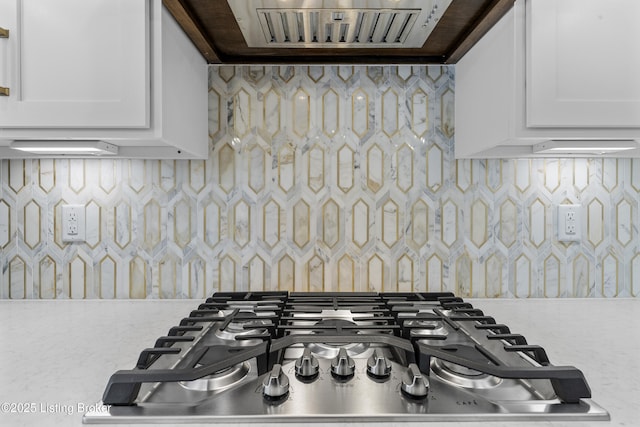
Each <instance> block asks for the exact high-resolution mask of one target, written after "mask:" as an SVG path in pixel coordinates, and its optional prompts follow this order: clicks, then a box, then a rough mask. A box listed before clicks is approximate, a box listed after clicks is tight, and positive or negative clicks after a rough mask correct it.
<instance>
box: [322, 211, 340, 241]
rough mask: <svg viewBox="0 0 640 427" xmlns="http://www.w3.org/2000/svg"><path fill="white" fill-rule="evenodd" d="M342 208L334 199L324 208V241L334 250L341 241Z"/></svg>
mask: <svg viewBox="0 0 640 427" xmlns="http://www.w3.org/2000/svg"><path fill="white" fill-rule="evenodd" d="M340 236H341V230H340V207H339V206H338V204H337V203H336V202H335V200H333V199H329V200H327V202H326V203H325V204H324V205H323V206H322V241H323V242H324V243H325V244H326V245H327V246H328V247H330V248H333V247H334V246H335V245H336V244H337V243H338V241H339V240H340Z"/></svg>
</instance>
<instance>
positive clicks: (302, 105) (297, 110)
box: [291, 89, 311, 137]
mask: <svg viewBox="0 0 640 427" xmlns="http://www.w3.org/2000/svg"><path fill="white" fill-rule="evenodd" d="M292 103H293V105H292V107H291V108H292V114H293V125H292V128H293V132H294V133H295V134H296V135H297V136H298V137H303V136H305V135H306V133H307V132H308V131H309V127H310V123H309V122H310V118H311V97H310V96H309V94H308V93H307V92H306V91H305V90H304V89H298V91H297V92H296V93H295V94H294V95H293V100H292Z"/></svg>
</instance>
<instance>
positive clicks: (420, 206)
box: [411, 199, 429, 247]
mask: <svg viewBox="0 0 640 427" xmlns="http://www.w3.org/2000/svg"><path fill="white" fill-rule="evenodd" d="M428 239H429V206H427V204H426V203H425V202H424V201H423V200H421V199H418V200H417V201H416V202H415V203H414V204H413V206H412V207H411V240H413V243H414V244H415V245H416V246H417V247H421V246H423V245H424V244H425V243H427V240H428Z"/></svg>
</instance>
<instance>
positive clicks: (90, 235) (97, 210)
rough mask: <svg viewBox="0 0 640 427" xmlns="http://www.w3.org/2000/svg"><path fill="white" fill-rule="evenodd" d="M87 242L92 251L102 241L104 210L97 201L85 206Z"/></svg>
mask: <svg viewBox="0 0 640 427" xmlns="http://www.w3.org/2000/svg"><path fill="white" fill-rule="evenodd" d="M84 210H85V229H86V232H85V241H86V242H87V245H89V247H90V248H91V249H95V248H97V247H98V245H99V244H100V242H101V241H102V208H101V207H100V205H99V204H98V203H96V201H95V200H91V201H89V203H87V204H86V205H85V208H84Z"/></svg>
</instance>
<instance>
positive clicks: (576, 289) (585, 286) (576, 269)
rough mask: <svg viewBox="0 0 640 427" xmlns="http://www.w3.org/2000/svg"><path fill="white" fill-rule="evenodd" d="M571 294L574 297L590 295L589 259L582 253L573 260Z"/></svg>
mask: <svg viewBox="0 0 640 427" xmlns="http://www.w3.org/2000/svg"><path fill="white" fill-rule="evenodd" d="M571 296H572V297H575V298H582V297H588V296H591V272H590V271H589V260H588V259H587V258H586V257H585V256H584V255H583V254H579V255H578V256H577V257H576V258H575V259H574V260H573V292H572V295H571Z"/></svg>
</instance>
